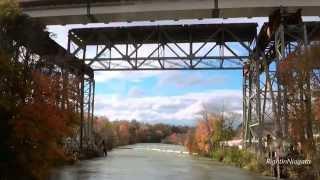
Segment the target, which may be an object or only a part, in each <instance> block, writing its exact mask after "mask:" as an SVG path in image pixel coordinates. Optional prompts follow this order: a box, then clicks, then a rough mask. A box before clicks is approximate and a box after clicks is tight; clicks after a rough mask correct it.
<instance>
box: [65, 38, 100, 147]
mask: <svg viewBox="0 0 320 180" xmlns="http://www.w3.org/2000/svg"><path fill="white" fill-rule="evenodd" d="M75 41H77V39H76V37H75V36H74V35H73V34H72V33H69V36H68V52H69V53H70V54H71V55H73V56H75V57H78V58H79V59H80V60H81V62H82V67H81V68H80V69H81V71H80V72H79V76H80V77H79V80H80V81H79V82H78V97H79V101H78V104H79V105H78V108H77V109H78V111H77V112H78V113H79V115H80V128H79V149H80V151H81V152H84V151H88V150H92V148H93V147H94V133H93V120H94V91H95V82H94V77H89V76H88V75H86V74H85V73H84V72H85V70H84V67H85V65H86V64H85V59H86V57H87V45H86V44H85V43H81V45H80V46H78V43H79V42H77V43H75Z"/></svg>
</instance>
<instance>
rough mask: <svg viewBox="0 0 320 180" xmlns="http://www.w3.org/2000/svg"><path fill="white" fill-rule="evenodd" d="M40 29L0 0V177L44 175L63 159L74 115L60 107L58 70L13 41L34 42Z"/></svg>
mask: <svg viewBox="0 0 320 180" xmlns="http://www.w3.org/2000/svg"><path fill="white" fill-rule="evenodd" d="M30 26H31V27H30ZM44 31H45V30H44V27H43V26H41V25H37V23H33V22H32V21H30V20H29V19H28V17H26V16H24V15H21V14H20V12H19V7H18V4H17V3H15V1H9V0H3V1H0V179H17V180H19V179H23V180H28V179H32V180H33V179H35V180H37V179H39V180H42V179H46V176H47V175H48V173H49V169H50V168H52V167H53V166H54V165H56V164H57V163H60V162H62V161H64V160H65V159H66V157H65V153H64V148H63V140H64V139H65V138H66V137H67V136H69V135H70V133H71V132H72V129H73V128H74V123H75V122H76V121H77V118H76V117H77V116H76V115H75V114H74V113H73V112H72V111H69V110H67V109H63V108H62V105H61V98H60V95H61V73H59V69H58V67H55V66H53V65H52V64H51V65H49V63H45V60H46V59H45V58H44V59H42V58H40V57H39V56H38V55H36V54H33V52H32V51H31V50H30V49H29V46H24V45H23V43H22V41H21V42H20V41H19V40H20V39H19V38H23V42H28V45H32V46H36V45H37V43H38V41H39V37H40V35H39V34H38V32H40V34H41V32H43V33H44V34H46V33H45V32H44ZM21 34H24V35H23V36H22V35H21Z"/></svg>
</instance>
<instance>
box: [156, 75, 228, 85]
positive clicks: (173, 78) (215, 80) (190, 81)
mask: <svg viewBox="0 0 320 180" xmlns="http://www.w3.org/2000/svg"><path fill="white" fill-rule="evenodd" d="M226 81H228V78H227V77H225V76H223V75H222V74H219V76H212V75H211V76H206V75H205V74H203V71H189V72H188V73H185V71H173V72H171V73H164V74H162V75H161V76H159V81H158V83H157V87H162V86H164V85H165V86H167V85H173V86H175V87H176V88H186V87H191V86H198V87H203V86H207V85H211V84H223V83H225V82H226Z"/></svg>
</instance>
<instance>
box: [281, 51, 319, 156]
mask: <svg viewBox="0 0 320 180" xmlns="http://www.w3.org/2000/svg"><path fill="white" fill-rule="evenodd" d="M319 57H320V49H319V46H318V45H312V46H310V47H306V48H305V49H303V50H299V51H297V52H296V53H293V54H290V55H289V56H288V57H287V59H285V60H284V61H282V63H281V64H280V68H279V73H280V81H281V83H282V84H283V85H284V86H285V87H286V88H287V91H288V107H289V108H288V110H289V117H288V118H289V119H288V124H289V127H288V128H289V133H290V136H289V137H291V138H292V140H293V142H294V143H298V142H299V143H301V144H302V149H303V151H304V153H309V152H311V151H312V149H313V148H314V142H313V128H314V124H316V123H315V120H317V119H318V117H319V114H318V111H319V108H318V107H319V106H318V105H319V104H318V103H319V94H318V93H317V89H318V90H319V85H320V81H319V74H318V73H317V72H318V71H319V68H320V59H319ZM312 99H315V101H312Z"/></svg>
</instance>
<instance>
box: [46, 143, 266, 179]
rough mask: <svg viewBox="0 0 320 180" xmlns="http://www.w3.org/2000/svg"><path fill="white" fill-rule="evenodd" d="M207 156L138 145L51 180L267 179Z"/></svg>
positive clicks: (71, 168)
mask: <svg viewBox="0 0 320 180" xmlns="http://www.w3.org/2000/svg"><path fill="white" fill-rule="evenodd" d="M267 179H269V180H270V179H271V178H268V177H261V176H258V175H256V174H253V173H251V172H248V171H245V170H242V169H239V168H236V167H232V166H226V165H223V164H222V163H219V162H215V161H212V160H210V159H207V158H202V157H197V156H190V155H189V154H188V153H187V152H186V151H185V149H184V147H182V146H177V145H167V144H135V145H130V146H125V147H122V148H118V149H114V150H113V151H111V152H109V153H108V157H106V158H96V159H92V160H85V161H81V162H79V163H76V164H75V165H72V166H65V167H62V168H59V169H57V170H55V171H54V172H53V173H52V176H51V177H50V180H267Z"/></svg>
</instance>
